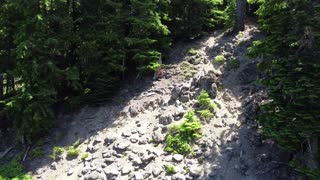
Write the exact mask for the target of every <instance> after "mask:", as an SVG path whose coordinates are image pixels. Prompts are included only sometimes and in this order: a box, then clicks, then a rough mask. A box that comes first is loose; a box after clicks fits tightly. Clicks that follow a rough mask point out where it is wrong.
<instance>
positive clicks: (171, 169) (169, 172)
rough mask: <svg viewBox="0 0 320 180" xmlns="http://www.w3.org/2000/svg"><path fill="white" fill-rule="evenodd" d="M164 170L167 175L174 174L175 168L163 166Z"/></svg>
mask: <svg viewBox="0 0 320 180" xmlns="http://www.w3.org/2000/svg"><path fill="white" fill-rule="evenodd" d="M164 170H165V172H166V174H167V175H170V174H174V173H176V169H175V167H174V166H173V165H165V166H164Z"/></svg>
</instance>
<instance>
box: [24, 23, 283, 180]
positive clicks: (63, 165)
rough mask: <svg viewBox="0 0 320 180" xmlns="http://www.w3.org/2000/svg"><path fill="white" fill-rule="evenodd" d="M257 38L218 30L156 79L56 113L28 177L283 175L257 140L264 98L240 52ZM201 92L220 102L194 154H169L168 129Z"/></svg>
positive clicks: (277, 154)
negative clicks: (101, 102)
mask: <svg viewBox="0 0 320 180" xmlns="http://www.w3.org/2000/svg"><path fill="white" fill-rule="evenodd" d="M259 37H261V34H260V32H259V31H258V30H257V28H256V27H255V26H254V25H248V26H247V27H246V30H245V31H244V32H241V33H239V34H238V35H237V36H231V35H230V36H224V35H223V33H222V32H215V33H213V34H211V35H209V36H206V37H204V38H202V39H200V40H197V42H192V43H188V44H186V43H185V42H184V43H180V44H179V43H178V44H177V45H176V47H174V48H173V50H172V52H171V54H170V62H169V63H168V64H166V65H165V67H164V74H163V76H162V77H161V78H160V79H159V80H158V81H151V80H148V81H141V82H140V81H137V82H134V83H133V84H132V85H131V86H129V87H127V88H124V89H122V90H121V92H119V95H118V96H117V97H116V98H115V100H114V102H113V103H110V104H108V105H105V106H103V107H98V108H97V107H86V108H83V109H82V110H81V111H80V112H79V113H77V114H74V115H68V116H67V115H63V116H61V117H60V118H59V121H60V122H61V123H60V126H59V128H57V130H55V133H54V136H52V137H49V138H47V139H46V140H45V143H44V149H45V154H46V155H45V156H44V157H42V158H39V159H35V160H30V161H29V163H28V169H29V171H30V173H31V174H32V175H33V176H34V178H35V179H44V180H49V179H57V180H64V179H70V180H72V179H81V180H82V179H83V180H90V179H91V180H96V179H173V180H184V179H227V180H233V179H268V180H270V179H286V178H288V177H287V176H288V175H287V174H286V173H287V171H286V168H287V167H286V166H285V165H284V163H283V162H285V160H286V159H285V158H283V157H284V154H283V152H281V151H280V150H279V149H278V148H277V147H276V145H275V144H274V143H273V142H272V141H270V140H267V139H262V137H261V135H260V134H259V126H258V124H257V123H256V122H255V115H256V112H257V110H258V109H257V108H258V104H259V103H263V101H264V99H265V98H264V89H263V87H260V86H259V85H257V84H256V80H257V79H258V78H259V76H261V75H260V74H259V72H258V71H257V69H256V64H257V63H259V62H260V61H261V59H248V58H246V56H245V54H246V51H247V47H248V46H249V45H251V44H252V41H253V40H255V39H257V38H259ZM191 48H193V49H194V51H192V52H191V51H190V49H191ZM188 51H189V52H188ZM202 89H204V90H206V91H207V92H208V94H209V95H210V98H211V99H212V101H213V102H214V103H215V104H216V105H217V108H216V109H215V112H214V117H213V118H210V119H209V120H205V121H203V120H202V121H201V123H202V126H203V127H202V131H201V133H202V137H201V138H200V139H199V140H197V141H195V142H194V143H193V144H191V147H192V149H193V153H190V154H189V155H181V154H173V153H168V152H166V151H165V150H164V149H165V146H166V136H167V135H168V133H169V131H170V127H171V126H172V125H173V124H179V123H181V122H182V121H184V119H185V118H184V117H183V116H184V115H185V113H187V112H188V111H189V110H191V109H197V108H198V106H199V105H198V103H197V97H198V96H199V94H200V91H201V90H202ZM74 144H76V145H74ZM72 145H74V146H75V147H76V149H79V151H78V152H79V156H73V157H70V154H69V155H68V156H67V153H66V152H63V153H62V154H61V155H60V154H57V157H55V158H54V159H55V160H52V159H51V158H49V155H50V154H52V151H53V148H54V146H61V147H66V148H68V147H69V146H72ZM87 155H88V157H86V156H87Z"/></svg>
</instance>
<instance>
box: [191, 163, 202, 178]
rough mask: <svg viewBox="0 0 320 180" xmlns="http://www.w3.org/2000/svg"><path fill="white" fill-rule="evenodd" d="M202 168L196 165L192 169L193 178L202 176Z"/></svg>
mask: <svg viewBox="0 0 320 180" xmlns="http://www.w3.org/2000/svg"><path fill="white" fill-rule="evenodd" d="M201 171H202V168H201V167H199V166H196V165H193V166H191V167H190V175H191V176H193V177H199V176H200V175H201Z"/></svg>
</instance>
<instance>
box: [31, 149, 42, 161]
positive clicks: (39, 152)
mask: <svg viewBox="0 0 320 180" xmlns="http://www.w3.org/2000/svg"><path fill="white" fill-rule="evenodd" d="M43 154H44V153H43V149H42V148H41V147H39V146H37V147H35V148H34V149H33V150H31V151H30V156H31V158H32V159H34V158H39V157H41V156H43Z"/></svg>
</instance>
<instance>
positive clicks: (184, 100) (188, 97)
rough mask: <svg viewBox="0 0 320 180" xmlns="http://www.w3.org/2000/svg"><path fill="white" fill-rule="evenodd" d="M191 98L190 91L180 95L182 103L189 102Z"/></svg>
mask: <svg viewBox="0 0 320 180" xmlns="http://www.w3.org/2000/svg"><path fill="white" fill-rule="evenodd" d="M189 100H190V95H189V93H187V94H183V95H181V96H180V101H181V102H182V103H186V102H188V101H189Z"/></svg>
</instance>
